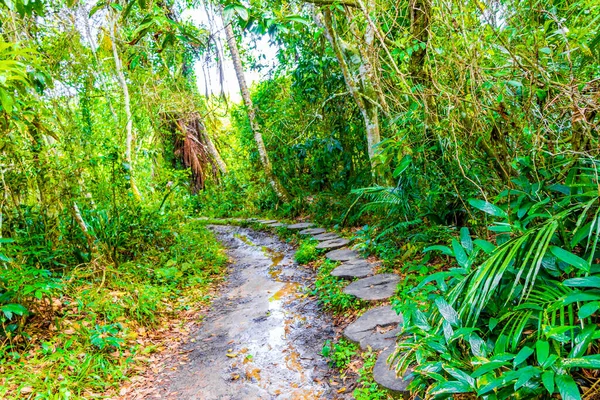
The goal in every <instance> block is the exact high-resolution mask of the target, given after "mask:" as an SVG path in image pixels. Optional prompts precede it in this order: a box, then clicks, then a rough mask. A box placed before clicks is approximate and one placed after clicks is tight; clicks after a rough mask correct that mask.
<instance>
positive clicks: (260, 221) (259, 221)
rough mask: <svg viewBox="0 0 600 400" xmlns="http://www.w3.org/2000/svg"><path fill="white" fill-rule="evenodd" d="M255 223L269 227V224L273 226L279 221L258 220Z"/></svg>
mask: <svg viewBox="0 0 600 400" xmlns="http://www.w3.org/2000/svg"><path fill="white" fill-rule="evenodd" d="M256 222H258V223H259V224H263V225H269V224H274V223H276V222H279V221H277V220H276V219H259V220H258V221H256Z"/></svg>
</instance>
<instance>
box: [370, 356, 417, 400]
mask: <svg viewBox="0 0 600 400" xmlns="http://www.w3.org/2000/svg"><path fill="white" fill-rule="evenodd" d="M393 352H394V346H390V347H388V348H387V349H385V350H383V351H382V352H381V353H380V354H379V356H378V357H377V361H376V362H375V366H374V367H373V378H374V379H375V382H377V383H378V384H379V385H381V386H383V387H384V388H386V389H388V390H390V391H392V392H396V393H399V394H402V396H403V397H407V396H408V395H409V394H410V393H409V391H408V390H407V387H408V385H409V384H410V382H411V380H412V374H411V373H410V372H407V373H406V374H405V375H404V376H403V377H402V378H398V377H396V372H395V371H394V370H392V369H390V366H389V365H388V363H387V359H388V357H389V356H390V355H391V354H392V353H393Z"/></svg>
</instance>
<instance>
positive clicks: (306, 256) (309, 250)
mask: <svg viewBox="0 0 600 400" xmlns="http://www.w3.org/2000/svg"><path fill="white" fill-rule="evenodd" d="M317 244H318V242H317V241H316V240H314V239H309V240H304V241H302V242H301V243H300V246H298V250H296V253H295V254H294V259H295V260H296V262H297V263H298V264H308V263H309V262H311V261H315V260H316V259H317V257H318V255H319V254H318V251H317V247H316V246H317Z"/></svg>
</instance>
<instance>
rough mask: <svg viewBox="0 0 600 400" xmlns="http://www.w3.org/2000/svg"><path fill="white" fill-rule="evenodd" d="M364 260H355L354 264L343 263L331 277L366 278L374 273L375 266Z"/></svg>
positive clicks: (332, 272)
mask: <svg viewBox="0 0 600 400" xmlns="http://www.w3.org/2000/svg"><path fill="white" fill-rule="evenodd" d="M376 265H377V264H370V263H369V262H367V261H366V260H356V262H349V261H347V262H345V263H343V264H342V265H340V266H339V267H337V268H336V269H334V270H333V271H331V274H330V275H331V276H336V277H338V278H342V279H354V278H366V277H367V276H371V275H373V274H374V273H375V266H376Z"/></svg>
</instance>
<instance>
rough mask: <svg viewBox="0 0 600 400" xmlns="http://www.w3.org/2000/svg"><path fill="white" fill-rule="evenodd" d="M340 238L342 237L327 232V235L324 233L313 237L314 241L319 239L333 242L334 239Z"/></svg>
mask: <svg viewBox="0 0 600 400" xmlns="http://www.w3.org/2000/svg"><path fill="white" fill-rule="evenodd" d="M339 238H340V237H339V236H338V235H336V234H335V233H333V232H327V233H322V234H320V235H315V236H313V239H317V240H318V241H325V240H333V239H339Z"/></svg>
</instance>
